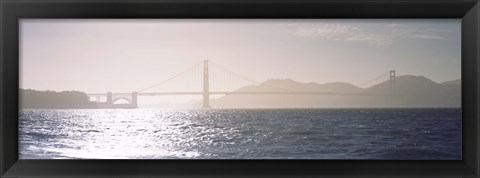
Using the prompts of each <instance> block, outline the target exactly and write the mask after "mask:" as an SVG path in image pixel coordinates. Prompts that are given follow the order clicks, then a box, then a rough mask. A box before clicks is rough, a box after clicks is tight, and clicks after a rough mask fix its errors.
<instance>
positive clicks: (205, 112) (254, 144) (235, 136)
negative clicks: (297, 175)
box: [19, 108, 462, 160]
mask: <svg viewBox="0 0 480 178" xmlns="http://www.w3.org/2000/svg"><path fill="white" fill-rule="evenodd" d="M19 114H20V115H19V117H20V118H19V119H20V120H19V121H20V122H19V153H20V155H19V156H20V159H382V160H384V159H387V160H454V159H461V144H462V140H461V133H462V131H461V123H462V122H461V109H460V108H453V109H116V110H114V109H101V110H94V109H91V110H21V111H20V113H19Z"/></svg>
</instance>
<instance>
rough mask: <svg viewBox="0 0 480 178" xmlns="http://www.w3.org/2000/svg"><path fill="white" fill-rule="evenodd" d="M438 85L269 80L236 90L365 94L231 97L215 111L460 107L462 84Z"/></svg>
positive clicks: (412, 79)
mask: <svg viewBox="0 0 480 178" xmlns="http://www.w3.org/2000/svg"><path fill="white" fill-rule="evenodd" d="M459 81H460V80H458V81H449V82H445V83H442V84H439V83H436V82H434V81H432V80H430V79H428V78H426V77H423V76H412V75H405V76H398V77H396V81H395V87H394V88H393V89H392V88H390V82H389V81H385V82H382V83H379V84H377V85H374V86H372V87H369V88H359V87H356V86H354V85H352V84H349V83H341V82H335V83H326V84H318V83H300V82H296V81H294V80H290V79H272V80H267V81H265V82H263V83H261V84H260V85H250V86H246V87H243V88H240V89H238V90H236V91H241V92H248V91H250V92H254V91H309V92H335V93H361V94H364V95H227V96H223V97H220V98H218V99H215V100H212V101H211V106H212V107H215V108H318V107H321V108H372V107H460V101H461V100H460V98H461V93H459V92H458V91H460V87H461V86H460V83H461V82H459Z"/></svg>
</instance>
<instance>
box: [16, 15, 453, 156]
mask: <svg viewBox="0 0 480 178" xmlns="http://www.w3.org/2000/svg"><path fill="white" fill-rule="evenodd" d="M20 31H21V33H20V48H21V50H20V78H19V80H20V81H19V82H20V83H19V84H20V86H19V87H20V98H19V103H20V106H19V108H20V109H19V149H20V150H19V154H20V159H388V160H459V159H461V155H462V152H461V150H462V149H461V145H462V131H461V124H462V116H461V82H462V81H461V78H460V77H461V46H460V44H461V33H460V31H461V21H460V19H443V20H440V19H416V20H411V19H395V20H394V19H370V20H369V19H364V20H359V19H344V20H338V19H323V20H322V19H305V20H301V19H275V20H274V19H269V20H253V19H243V20H241V19H237V20H233V19H231V20H213V19H143V20H141V19H138V20H121V19H118V20H113V19H112V20H105V19H103V20H102V19H96V20H82V19H49V20H47V19H21V20H20ZM207 60H208V67H207V69H208V70H206V67H205V66H206V65H205V64H206V63H207ZM203 61H205V62H203ZM192 66H193V67H192ZM189 67H191V68H189ZM205 71H208V74H207V72H205ZM392 72H393V76H392ZM380 74H381V75H380ZM175 77H176V78H175ZM173 79H174V80H173ZM205 81H208V82H205ZM206 86H208V87H206ZM206 88H207V89H206ZM272 89H274V90H275V92H277V93H276V94H273V93H271V92H272ZM47 90H48V91H47ZM207 90H208V92H210V93H214V92H217V94H215V95H214V94H211V96H209V97H210V98H209V99H208V100H203V104H204V103H206V102H205V101H209V104H208V105H205V104H204V105H203V106H206V107H209V106H210V107H212V108H209V109H199V108H200V107H201V106H202V102H201V101H202V99H203V98H202V96H203V97H204V98H207V97H205V96H206V93H207V92H206V91H207ZM279 91H281V92H285V91H287V92H286V93H288V92H292V91H294V92H296V93H293V94H292V93H289V94H284V95H283V94H282V95H280V94H278V92H279ZM107 92H108V93H109V92H112V93H113V94H111V93H110V94H107ZM137 92H138V93H137ZM162 92H163V94H165V93H168V92H183V93H180V94H179V95H175V96H167V95H162ZM188 92H190V93H192V92H193V93H196V94H197V95H195V96H192V95H190V94H188V95H187V94H185V93H188ZM202 92H203V93H202ZM232 92H237V93H236V94H235V93H233V94H232ZM242 92H243V95H240V93H242ZM255 92H257V93H255ZM258 92H265V93H264V94H259V93H258ZM301 92H303V94H302V93H301ZM308 92H310V93H317V94H316V95H309V94H308V95H307V94H305V93H308ZM153 93H156V94H158V95H161V96H152V95H153ZM218 93H223V94H218ZM318 93H323V94H318ZM325 93H330V94H325ZM332 93H334V94H332ZM87 94H90V95H87ZM93 94H97V95H95V96H93V97H91V98H89V96H92V95H93ZM134 94H135V95H134ZM137 94H138V103H137ZM94 97H97V98H96V100H95V98H94ZM101 97H103V98H101ZM107 98H108V99H107ZM102 102H103V108H115V107H117V106H121V105H123V106H128V107H130V108H135V109H99V108H102V107H100V106H102V104H99V103H102ZM137 104H138V107H140V108H136V107H137ZM164 106H168V107H170V106H172V107H184V108H185V107H186V109H178V108H177V109H164V108H162V107H164ZM145 107H152V108H155V109H145ZM79 108H81V109H79ZM85 108H92V109H85ZM117 108H118V107H117ZM229 108H236V109H229ZM240 108H242V109H240ZM287 108H291V109H287ZM306 108H308V109H306Z"/></svg>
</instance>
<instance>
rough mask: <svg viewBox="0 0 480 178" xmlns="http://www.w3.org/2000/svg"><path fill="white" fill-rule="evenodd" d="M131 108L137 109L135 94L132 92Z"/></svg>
mask: <svg viewBox="0 0 480 178" xmlns="http://www.w3.org/2000/svg"><path fill="white" fill-rule="evenodd" d="M131 105H132V107H133V108H138V102H137V92H136V91H134V92H132V103H131Z"/></svg>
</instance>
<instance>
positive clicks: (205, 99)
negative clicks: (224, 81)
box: [202, 60, 210, 108]
mask: <svg viewBox="0 0 480 178" xmlns="http://www.w3.org/2000/svg"><path fill="white" fill-rule="evenodd" d="M202 107H203V108H210V91H209V82H208V60H204V61H203V106H202Z"/></svg>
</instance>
